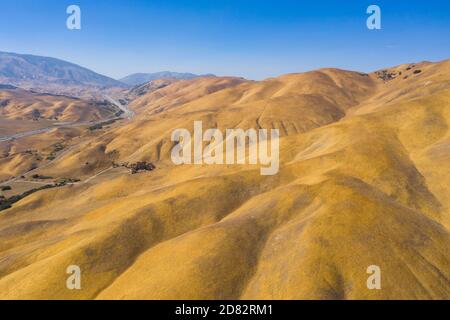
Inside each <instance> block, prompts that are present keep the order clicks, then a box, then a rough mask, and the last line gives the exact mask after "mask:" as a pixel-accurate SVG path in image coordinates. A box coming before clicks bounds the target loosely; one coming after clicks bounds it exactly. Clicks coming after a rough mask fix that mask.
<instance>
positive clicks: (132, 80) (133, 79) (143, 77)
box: [119, 71, 215, 86]
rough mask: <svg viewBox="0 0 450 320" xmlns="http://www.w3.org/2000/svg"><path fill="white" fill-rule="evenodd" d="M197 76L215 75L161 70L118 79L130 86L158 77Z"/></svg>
mask: <svg viewBox="0 0 450 320" xmlns="http://www.w3.org/2000/svg"><path fill="white" fill-rule="evenodd" d="M198 77H215V75H213V74H204V75H198V74H193V73H189V72H185V73H181V72H171V71H161V72H154V73H133V74H131V75H129V76H126V77H124V78H122V79H119V81H121V82H123V83H126V84H128V85H130V86H138V85H141V84H144V83H146V82H149V81H152V80H158V79H178V80H189V79H194V78H198Z"/></svg>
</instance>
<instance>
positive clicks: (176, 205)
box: [0, 61, 450, 299]
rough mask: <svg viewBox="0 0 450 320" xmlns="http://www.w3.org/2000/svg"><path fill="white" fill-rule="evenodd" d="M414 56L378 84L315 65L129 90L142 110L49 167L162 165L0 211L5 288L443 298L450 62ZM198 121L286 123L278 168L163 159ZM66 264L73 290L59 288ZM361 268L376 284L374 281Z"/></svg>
mask: <svg viewBox="0 0 450 320" xmlns="http://www.w3.org/2000/svg"><path fill="white" fill-rule="evenodd" d="M408 67H409V65H403V66H399V67H396V68H393V69H389V70H390V71H392V72H393V71H395V72H399V71H401V72H402V75H403V76H401V77H398V78H396V79H394V80H391V81H388V82H384V81H382V80H381V79H379V78H378V77H377V75H376V74H370V75H364V74H359V73H355V72H347V71H341V70H335V69H324V70H318V71H315V72H309V73H305V74H290V75H285V76H282V77H279V78H274V79H268V80H265V81H261V82H249V81H243V80H240V79H239V80H236V79H234V78H225V79H221V78H219V79H214V81H215V82H214V83H211V81H213V80H211V79H194V80H189V81H177V82H175V83H173V84H172V85H169V86H167V87H165V88H163V89H160V90H163V91H161V92H159V93H158V91H159V90H157V91H154V92H151V93H149V94H148V95H146V96H143V97H141V98H139V99H138V100H136V101H135V102H134V103H133V107H134V108H135V109H136V110H137V111H138V116H137V118H136V119H134V120H133V121H132V122H130V123H128V124H127V125H124V126H118V127H117V128H113V129H112V130H110V131H107V132H103V133H99V134H95V135H91V136H87V137H85V138H84V139H83V142H80V144H79V146H77V147H75V148H74V149H73V150H71V151H70V152H68V153H67V154H66V155H65V156H64V157H62V158H61V159H60V160H59V161H56V162H55V163H54V164H51V165H50V166H48V167H47V168H45V170H44V171H43V172H45V173H49V174H50V173H52V172H53V173H57V174H62V173H64V174H66V173H69V172H72V174H75V175H78V174H79V175H81V176H86V177H87V176H89V175H92V174H95V173H96V172H98V171H99V170H103V169H105V168H108V167H109V166H110V164H111V162H112V161H113V160H114V161H131V162H133V161H138V160H147V161H153V162H155V163H156V165H157V169H156V170H155V171H153V172H148V173H142V174H138V175H128V174H127V173H124V172H122V171H120V169H113V170H112V171H110V172H108V173H107V174H105V175H104V176H98V177H96V178H95V179H92V180H89V181H88V182H86V183H80V184H77V185H71V186H66V187H63V188H58V189H52V190H47V191H41V192H38V193H35V194H33V195H31V196H29V197H26V198H25V199H23V200H21V201H20V202H18V203H16V204H15V205H14V206H13V208H11V209H8V210H6V211H3V212H0V298H3V299H10V298H19V299H26V298H35V299H61V298H63V299H94V298H98V299H240V298H244V299H449V298H450V284H449V277H450V263H449V243H450V242H449V241H450V237H449V227H450V218H449V208H450V202H449V197H448V195H449V194H450V183H449V181H450V169H449V165H448V163H449V159H450V131H449V126H450V109H449V103H450V63H449V61H444V62H441V63H436V64H430V63H424V64H417V65H416V66H415V67H414V68H413V69H411V70H406V68H408ZM416 69H420V70H422V72H421V73H419V74H414V73H413V72H414V70H416ZM406 74H407V75H409V76H408V78H407V79H403V77H404V75H406ZM211 85H212V86H220V88H218V89H217V90H210V89H207V88H208V87H209V86H211ZM195 89H197V90H195ZM194 120H202V121H203V124H204V128H206V127H208V128H210V127H218V128H220V129H224V128H234V127H239V128H243V129H245V128H252V127H255V128H259V127H261V128H279V129H280V131H281V133H282V138H281V141H280V157H281V159H280V162H281V164H280V172H279V173H278V174H277V175H274V176H261V175H260V172H259V167H255V166H251V165H239V166H237V165H229V166H227V165H223V166H221V165H214V166H207V165H192V166H174V165H172V164H171V162H170V159H169V153H170V149H171V147H172V143H171V142H170V133H171V131H172V130H173V129H175V128H188V129H192V125H193V121H194ZM85 161H89V162H92V163H95V166H93V167H90V168H87V169H81V168H82V164H83V163H84V162H85ZM83 170H84V171H83ZM115 170H117V171H115ZM72 264H75V265H79V266H80V267H81V269H82V290H73V291H71V290H67V288H66V286H65V285H66V279H67V276H68V275H67V274H66V273H65V271H66V268H67V266H69V265H72ZM369 265H378V266H380V267H381V270H382V289H381V290H368V289H367V287H366V280H367V277H368V274H367V273H366V269H367V267H368V266H369Z"/></svg>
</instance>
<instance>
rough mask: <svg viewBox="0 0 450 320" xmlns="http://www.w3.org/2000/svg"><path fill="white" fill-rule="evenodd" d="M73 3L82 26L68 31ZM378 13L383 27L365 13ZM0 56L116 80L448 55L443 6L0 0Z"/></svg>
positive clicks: (353, 65)
mask: <svg viewBox="0 0 450 320" xmlns="http://www.w3.org/2000/svg"><path fill="white" fill-rule="evenodd" d="M70 4H77V5H79V6H80V7H81V11H82V29H81V30H80V31H70V30H68V29H67V28H66V19H67V14H66V8H67V6H68V5H70ZM370 4H377V5H379V6H380V7H381V10H382V30H379V31H371V30H368V29H367V27H366V19H367V17H368V15H367V14H366V9H367V7H368V6H369V5H370ZM0 51H9V52H17V53H31V54H37V55H45V56H52V57H56V58H60V59H64V60H68V61H70V62H74V63H77V64H80V65H82V66H85V67H88V68H90V69H93V70H94V71H97V72H100V73H103V74H105V75H108V76H111V77H114V78H119V77H123V76H125V75H128V74H130V73H134V72H155V71H162V70H171V71H179V72H194V73H215V74H217V75H236V76H244V77H246V78H250V79H262V78H266V77H270V76H276V75H280V74H283V73H289V72H302V71H306V70H311V69H315V68H320V67H339V68H345V69H352V70H360V71H371V70H375V69H378V68H381V67H386V66H391V65H396V64H400V63H405V62H415V61H421V60H431V61H437V60H443V59H447V58H450V1H449V0H426V1H423V0H420V1H419V0H411V1H406V0H386V1H378V0H372V1H366V0H333V1H331V0H330V1H320V0H315V1H309V0H308V1H301V0H296V1H294V0H292V1H287V0H271V1H267V0H258V1H256V0H241V1H234V0H173V1H172V0H123V1H120V0H69V1H66V0H39V1H36V0H2V1H1V4H0Z"/></svg>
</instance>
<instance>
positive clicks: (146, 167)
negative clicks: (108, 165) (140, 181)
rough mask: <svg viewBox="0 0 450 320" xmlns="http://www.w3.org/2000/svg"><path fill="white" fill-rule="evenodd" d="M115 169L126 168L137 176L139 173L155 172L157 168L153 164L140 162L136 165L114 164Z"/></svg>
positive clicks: (126, 163)
mask: <svg viewBox="0 0 450 320" xmlns="http://www.w3.org/2000/svg"><path fill="white" fill-rule="evenodd" d="M113 167H114V168H118V167H124V168H127V169H129V170H130V173H131V174H136V173H139V172H143V171H153V170H155V169H156V166H155V165H154V164H153V163H151V162H147V161H138V162H136V163H131V164H130V163H128V162H125V163H121V164H118V163H115V162H113Z"/></svg>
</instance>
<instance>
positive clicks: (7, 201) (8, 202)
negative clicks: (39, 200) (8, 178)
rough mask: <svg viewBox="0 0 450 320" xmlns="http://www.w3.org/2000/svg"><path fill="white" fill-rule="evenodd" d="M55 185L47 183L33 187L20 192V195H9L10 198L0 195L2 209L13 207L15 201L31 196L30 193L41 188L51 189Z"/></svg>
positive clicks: (0, 207)
mask: <svg viewBox="0 0 450 320" xmlns="http://www.w3.org/2000/svg"><path fill="white" fill-rule="evenodd" d="M54 187H55V185H51V184H47V185H45V186H42V187H39V188H35V189H31V190H28V191H25V192H24V193H22V194H18V195H15V196H12V197H9V198H5V197H0V211H2V210H6V209H9V208H11V207H12V205H13V204H14V203H16V202H18V201H20V200H22V199H23V198H25V197H27V196H29V195H30V194H33V193H35V192H37V191H40V190H44V189H50V188H54Z"/></svg>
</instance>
